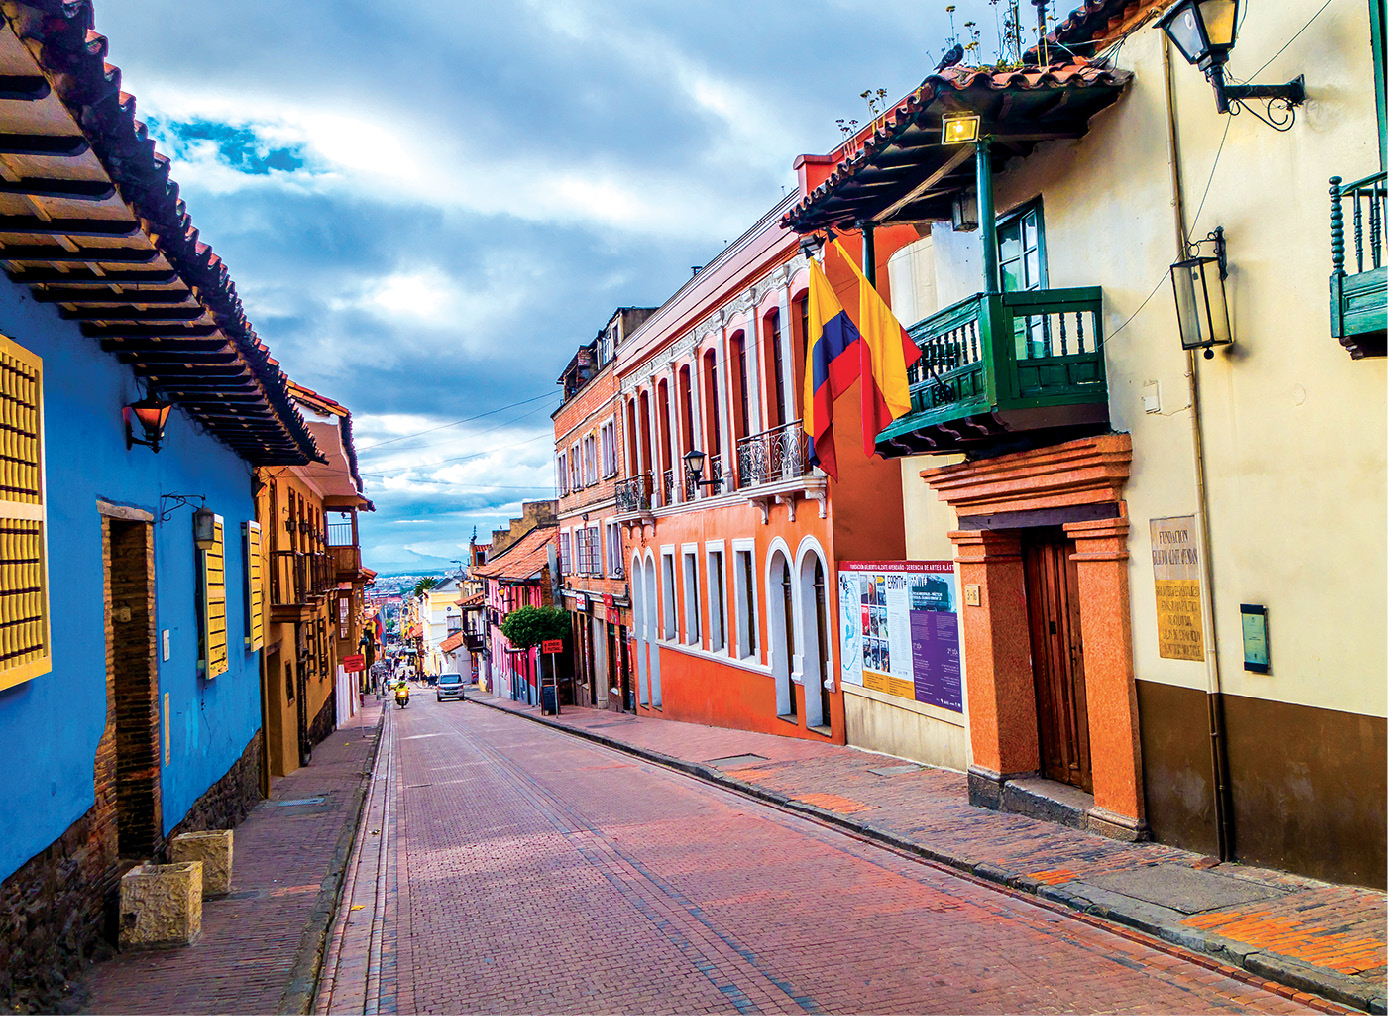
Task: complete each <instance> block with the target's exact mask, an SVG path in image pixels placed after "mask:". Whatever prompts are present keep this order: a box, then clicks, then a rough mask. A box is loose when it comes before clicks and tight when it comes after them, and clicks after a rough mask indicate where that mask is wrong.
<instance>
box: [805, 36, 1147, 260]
mask: <svg viewBox="0 0 1388 1016" xmlns="http://www.w3.org/2000/svg"><path fill="white" fill-rule="evenodd" d="M1131 80H1132V74H1131V73H1129V72H1128V71H1122V70H1114V69H1112V68H1108V67H1101V66H1099V65H1098V64H1093V63H1090V62H1089V61H1088V60H1085V59H1084V58H1083V57H1074V58H1073V59H1070V60H1069V62H1067V63H1064V64H1059V65H1056V64H1053V65H1051V66H1048V67H1045V68H1040V67H1037V66H1024V67H1022V68H1019V69H1015V70H1002V71H993V70H990V69H986V68H975V67H951V68H949V69H948V70H946V71H944V72H943V73H940V74H932V75H931V76H930V77H928V78H926V79H925V81H924V82H922V83H921V86H920V87H919V88H917V89H916V90H915V91H914V92H912V93H911V94H910V95H908V96H907V97H906V98H905V99H904V100H903V101H902V102H901V103H900V104H898V105H897V107H896V108H895V109H893V110H892V111H891V112H889V113H887V114H886V116H885V117H883V119H882V120H881V121H880V124H881V125H880V126H879V127H878V128H877V129H876V130H874V131H872V132H871V133H869V134H868V135H867V136H866V137H862V136H861V135H859V136H858V137H855V138H854V139H853V140H852V141H849V142H847V143H846V144H845V145H844V146H841V147H840V149H839V150H837V151H836V152H835V153H834V156H833V157H834V159H835V160H836V161H838V165H837V166H836V167H835V169H834V170H833V172H832V173H830V174H829V176H828V178H827V179H826V180H825V181H824V182H823V183H821V184H820V185H819V186H818V187H816V188H815V189H814V190H813V191H812V192H811V193H810V194H809V195H808V196H807V197H806V198H804V199H803V200H802V201H801V202H800V203H799V204H797V205H796V206H795V207H794V208H792V209H791V210H790V211H789V212H787V213H786V216H785V218H784V219H782V220H781V221H782V223H783V224H784V225H785V226H787V227H788V228H790V229H794V230H795V231H796V232H800V233H809V232H813V231H815V230H819V229H825V228H834V229H840V230H847V229H853V228H856V226H857V225H858V224H859V223H862V222H869V221H870V222H877V223H882V222H895V223H903V222H932V221H938V220H946V219H949V218H950V211H951V205H952V202H953V199H954V197H955V196H956V195H957V194H959V193H960V192H961V191H964V190H967V189H969V188H971V187H973V186H974V182H975V171H974V163H973V153H974V146H973V145H970V144H949V145H947V144H944V142H943V140H942V138H941V133H942V127H941V118H942V117H943V116H944V115H945V114H950V113H963V114H974V115H978V116H981V117H982V118H983V123H982V128H981V132H982V133H983V134H984V135H987V136H989V137H991V139H992V146H991V151H990V155H991V157H992V165H993V171H994V172H997V171H998V170H999V169H1000V168H1001V167H1002V166H1003V165H1004V164H1005V163H1006V162H1008V161H1009V160H1010V159H1013V158H1016V157H1017V156H1025V155H1028V154H1030V153H1031V151H1032V150H1033V149H1034V148H1035V147H1036V146H1037V145H1038V144H1040V143H1041V142H1043V141H1057V140H1063V139H1067V138H1069V139H1073V138H1079V137H1083V136H1084V134H1085V133H1086V131H1087V130H1088V125H1089V120H1090V118H1091V117H1093V116H1094V114H1095V113H1098V112H1099V111H1100V110H1102V109H1105V108H1107V107H1108V106H1110V105H1112V104H1113V103H1114V102H1116V101H1117V99H1118V97H1119V95H1120V94H1121V93H1122V91H1123V89H1124V87H1126V86H1127V84H1128V82H1129V81H1131Z"/></svg>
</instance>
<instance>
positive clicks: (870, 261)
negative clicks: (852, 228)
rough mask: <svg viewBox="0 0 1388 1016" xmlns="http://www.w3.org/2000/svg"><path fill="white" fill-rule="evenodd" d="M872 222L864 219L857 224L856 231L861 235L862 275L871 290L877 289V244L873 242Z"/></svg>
mask: <svg viewBox="0 0 1388 1016" xmlns="http://www.w3.org/2000/svg"><path fill="white" fill-rule="evenodd" d="M872 228H873V227H872V221H871V220H870V219H865V220H864V221H862V222H860V223H858V230H859V232H861V233H862V234H863V275H864V276H865V277H866V278H867V280H868V282H870V283H872V288H873V289H876V288H877V244H876V243H875V242H874V240H873V235H872Z"/></svg>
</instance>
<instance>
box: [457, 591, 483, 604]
mask: <svg viewBox="0 0 1388 1016" xmlns="http://www.w3.org/2000/svg"><path fill="white" fill-rule="evenodd" d="M484 602H485V598H484V597H483V595H482V594H481V593H473V594H472V595H471V596H464V597H463V598H462V599H460V600H459V601H458V606H460V607H480V606H482V604H483V603H484Z"/></svg>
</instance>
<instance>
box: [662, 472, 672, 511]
mask: <svg viewBox="0 0 1388 1016" xmlns="http://www.w3.org/2000/svg"><path fill="white" fill-rule="evenodd" d="M660 503H661V505H662V506H669V505H672V504H674V503H675V471H674V470H673V469H667V470H665V472H664V474H663V475H662V476H661V483H660Z"/></svg>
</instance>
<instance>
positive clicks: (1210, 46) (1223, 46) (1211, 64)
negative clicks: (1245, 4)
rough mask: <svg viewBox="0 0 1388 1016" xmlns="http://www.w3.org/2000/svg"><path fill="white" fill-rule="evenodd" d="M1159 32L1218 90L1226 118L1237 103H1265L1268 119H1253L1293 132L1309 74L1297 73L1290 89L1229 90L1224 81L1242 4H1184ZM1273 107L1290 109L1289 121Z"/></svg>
mask: <svg viewBox="0 0 1388 1016" xmlns="http://www.w3.org/2000/svg"><path fill="white" fill-rule="evenodd" d="M1157 27H1158V28H1160V29H1161V30H1162V31H1163V32H1165V33H1166V36H1167V38H1168V39H1170V40H1171V41H1172V42H1173V43H1175V45H1176V48H1177V49H1178V50H1180V51H1181V56H1183V57H1185V58H1186V62H1187V63H1190V64H1193V65H1194V66H1195V67H1197V68H1199V69H1200V70H1202V71H1204V72H1205V77H1207V78H1208V79H1209V81H1210V84H1211V85H1212V86H1214V93H1215V108H1216V109H1218V110H1219V111H1220V112H1221V113H1227V112H1229V107H1230V106H1231V105H1233V104H1240V105H1242V100H1244V99H1265V100H1267V108H1268V114H1269V116H1268V117H1263V116H1262V115H1260V114H1258V113H1256V112H1254V113H1253V115H1254V116H1257V117H1258V119H1260V120H1262V121H1263V122H1264V123H1266V124H1267V125H1268V126H1269V127H1272V128H1274V129H1275V130H1281V131H1285V130H1290V129H1291V126H1292V121H1293V120H1294V119H1295V115H1296V114H1295V113H1294V112H1293V110H1294V108H1295V107H1297V106H1300V105H1301V104H1302V103H1303V102H1305V101H1306V78H1305V76H1304V75H1300V74H1298V75H1297V76H1296V77H1295V78H1293V79H1292V80H1291V81H1288V82H1287V83H1286V84H1285V85H1230V84H1226V83H1225V81H1224V63H1225V61H1226V60H1228V59H1229V51H1230V50H1231V49H1233V48H1234V39H1235V37H1236V36H1237V34H1238V30H1239V0H1180V2H1179V3H1177V4H1176V5H1175V6H1174V7H1172V8H1171V9H1170V10H1169V11H1167V12H1166V14H1165V15H1163V17H1162V18H1161V20H1159V21H1158V22H1157ZM1274 102H1278V103H1281V104H1282V105H1283V106H1285V107H1286V109H1287V115H1286V116H1284V117H1282V118H1280V119H1279V118H1278V117H1277V116H1275V115H1274V114H1273V111H1272V104H1273V103H1274ZM1243 108H1245V109H1247V108H1248V107H1247V106H1246V105H1244V107H1243ZM1250 112H1252V111H1250Z"/></svg>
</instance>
